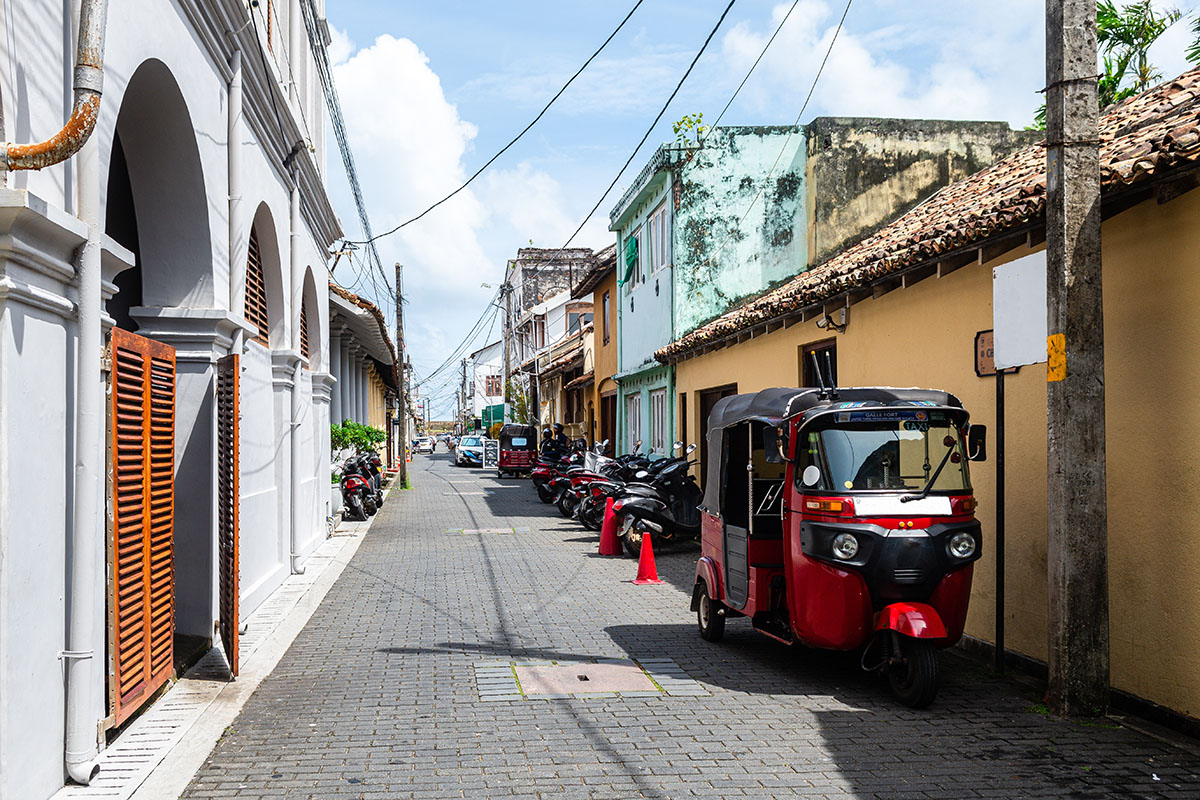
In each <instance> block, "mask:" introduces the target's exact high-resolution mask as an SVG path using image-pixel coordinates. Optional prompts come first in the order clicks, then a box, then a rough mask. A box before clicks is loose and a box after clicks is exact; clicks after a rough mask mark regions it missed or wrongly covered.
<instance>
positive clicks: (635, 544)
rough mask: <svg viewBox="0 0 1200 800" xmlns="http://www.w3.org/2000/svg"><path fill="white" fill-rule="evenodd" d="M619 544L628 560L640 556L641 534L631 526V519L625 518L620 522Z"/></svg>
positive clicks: (635, 527)
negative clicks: (623, 547) (626, 554)
mask: <svg viewBox="0 0 1200 800" xmlns="http://www.w3.org/2000/svg"><path fill="white" fill-rule="evenodd" d="M621 544H623V545H624V546H625V552H626V553H628V554H629V557H630V558H638V557H640V556H641V554H642V532H641V530H639V529H638V528H637V526H635V525H634V524H633V517H625V518H624V519H623V520H622V521H621Z"/></svg>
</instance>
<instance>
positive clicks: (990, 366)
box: [975, 331, 1020, 378]
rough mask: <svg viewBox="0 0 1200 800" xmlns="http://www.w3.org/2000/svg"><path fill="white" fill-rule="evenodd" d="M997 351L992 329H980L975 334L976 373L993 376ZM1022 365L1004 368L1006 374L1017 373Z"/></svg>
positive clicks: (983, 376) (986, 376)
mask: <svg viewBox="0 0 1200 800" xmlns="http://www.w3.org/2000/svg"><path fill="white" fill-rule="evenodd" d="M995 356H996V351H995V346H994V345H993V336H992V331H980V332H979V333H977V334H975V374H976V375H978V376H979V377H981V378H991V377H993V376H995V374H996V358H995ZM1019 369H1020V367H1013V368H1012V369H1006V370H1004V374H1005V375H1015V374H1016V373H1017V370H1019Z"/></svg>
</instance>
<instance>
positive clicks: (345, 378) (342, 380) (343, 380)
mask: <svg viewBox="0 0 1200 800" xmlns="http://www.w3.org/2000/svg"><path fill="white" fill-rule="evenodd" d="M340 346H341V350H342V358H341V364H340V372H339V373H338V387H337V389H338V392H339V393H340V396H341V398H342V419H348V418H349V417H350V416H351V414H352V413H353V411H351V408H350V341H349V337H348V336H346V332H345V330H343V331H342V338H341V345H340ZM338 422H341V420H338Z"/></svg>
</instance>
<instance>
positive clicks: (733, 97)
mask: <svg viewBox="0 0 1200 800" xmlns="http://www.w3.org/2000/svg"><path fill="white" fill-rule="evenodd" d="M798 5H800V0H792V5H791V8H789V9H788V10H787V13H786V14H784V15H783V19H781V20H780V21H779V24H778V25H776V26H775V32H774V33H772V34H771V38H770V39H768V40H767V43H766V44H765V45H763V49H762V52H761V53H759V54H758V58H756V59H754V63H753V64H752V65H751V66H750V70H749V72H747V73H746V75H745V77H743V78H742V82H741V83H739V84H738V87H737V88H736V89H734V90H733V94H732V95H730V97H729V102H728V103H726V104H725V107H724V108H722V109H721V113H720V114H718V115H717V120H716V122H714V123H713V124H712V125H710V126H709V127H708V130H707V131H705V133H704V136H703V137H699V140H700V142H701V143H703V142H704V139H705V138H707V136H708V134H709V133H711V132H712V131H713V129H715V128H716V127H717V126H718V125H720V124H721V118H722V117H724V116H725V112H726V111H728V110H729V107H730V106H731V105H733V101H734V100H736V99H737V96H738V94H739V93H740V92H741V91H742V87H743V86H745V85H746V81H748V80H750V76H751V75H753V74H754V70H756V69H758V63H759V62H760V61H762V60H763V56H765V55H766V54H767V50H768V49H770V47H771V43H772V42H774V41H775V37H776V36H778V35H779V32H780V31H781V30H783V26H784V25H785V24H786V23H787V21H788V17H790V16H791V15H792V12H793V11H795V10H796V6H798Z"/></svg>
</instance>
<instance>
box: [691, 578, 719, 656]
mask: <svg viewBox="0 0 1200 800" xmlns="http://www.w3.org/2000/svg"><path fill="white" fill-rule="evenodd" d="M696 622H697V624H699V626H700V638H701V639H703V640H704V641H706V642H719V641H721V637H722V636H724V635H725V615H724V614H722V613H721V603H720V601H719V600H713V599H712V598H711V597H709V596H708V583H706V582H704V581H701V582H700V603H699V605H698V606H697V608H696Z"/></svg>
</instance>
